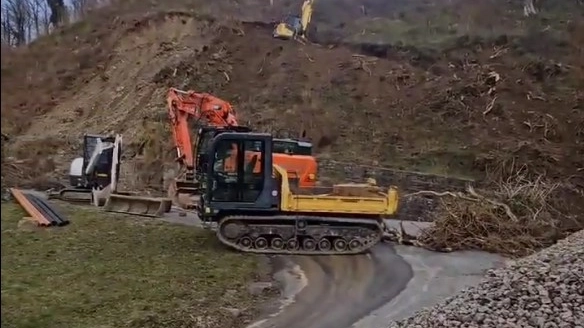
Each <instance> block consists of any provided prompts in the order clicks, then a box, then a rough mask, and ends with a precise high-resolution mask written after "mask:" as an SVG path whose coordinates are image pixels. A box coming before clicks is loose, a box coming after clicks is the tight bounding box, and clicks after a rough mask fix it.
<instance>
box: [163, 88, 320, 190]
mask: <svg viewBox="0 0 584 328" xmlns="http://www.w3.org/2000/svg"><path fill="white" fill-rule="evenodd" d="M167 105H168V114H169V119H170V124H171V128H172V133H173V137H174V142H175V146H176V150H177V155H178V157H177V161H178V163H179V165H180V172H179V175H178V176H177V179H176V192H177V193H179V194H199V193H200V191H201V189H202V188H204V182H205V181H204V180H205V176H206V175H205V172H206V169H207V165H208V163H209V162H210V161H211V160H212V159H209V158H207V151H206V150H207V148H208V145H209V142H210V141H211V140H213V139H214V138H215V137H216V136H217V135H219V134H221V133H224V132H236V133H238V132H239V133H248V132H251V129H250V128H249V127H245V126H240V125H239V124H238V121H237V115H236V112H235V110H234V109H233V107H232V106H231V104H230V103H229V102H227V101H225V100H222V99H220V98H218V97H215V96H213V95H211V94H209V93H197V92H195V91H183V90H179V89H176V88H170V89H169V91H168V94H167ZM191 118H192V119H194V121H195V122H194V123H195V126H198V127H199V128H198V130H197V131H196V135H195V140H196V141H195V143H193V142H191V127H190V124H189V121H190V119H191ZM193 145H195V146H193ZM248 149H250V148H248ZM228 153H230V157H229V158H227V159H225V161H223V165H224V169H225V170H235V167H236V163H235V160H236V158H237V148H232V149H230V150H229V151H228ZM256 155H257V154H255V152H254V151H253V150H246V153H245V161H246V163H247V164H248V165H253V170H254V171H259V170H260V169H261V165H262V164H261V163H260V162H258V161H256V159H257V156H256ZM272 157H273V162H274V163H276V164H278V165H280V166H281V167H282V168H283V169H285V170H286V171H287V173H288V177H289V181H290V184H291V185H292V186H295V187H299V188H311V187H314V186H315V183H316V173H317V169H318V163H317V161H316V159H315V158H314V157H313V156H312V144H311V143H310V142H306V141H302V140H297V139H274V152H273V156H272Z"/></svg>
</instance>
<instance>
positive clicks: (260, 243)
mask: <svg viewBox="0 0 584 328" xmlns="http://www.w3.org/2000/svg"><path fill="white" fill-rule="evenodd" d="M254 246H255V248H256V249H266V248H268V240H267V239H266V238H264V237H258V238H256V240H255V241H254Z"/></svg>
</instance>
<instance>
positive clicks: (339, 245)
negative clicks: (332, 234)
mask: <svg viewBox="0 0 584 328" xmlns="http://www.w3.org/2000/svg"><path fill="white" fill-rule="evenodd" d="M333 247H334V248H335V251H337V252H343V251H345V250H346V249H347V241H346V240H345V239H344V238H342V237H340V238H337V239H335V241H334V242H333Z"/></svg>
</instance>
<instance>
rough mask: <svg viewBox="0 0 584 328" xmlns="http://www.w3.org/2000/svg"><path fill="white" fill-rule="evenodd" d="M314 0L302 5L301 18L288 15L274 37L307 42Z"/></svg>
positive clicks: (306, 1)
mask: <svg viewBox="0 0 584 328" xmlns="http://www.w3.org/2000/svg"><path fill="white" fill-rule="evenodd" d="M313 5H314V0H305V1H304V3H302V9H301V14H300V16H297V15H288V16H286V17H285V18H284V19H283V20H282V21H280V23H278V25H276V27H275V28H274V32H273V36H274V38H277V39H284V40H289V39H294V40H302V41H303V40H306V34H307V31H308V26H309V25H310V20H311V18H312V10H313V9H312V6H313Z"/></svg>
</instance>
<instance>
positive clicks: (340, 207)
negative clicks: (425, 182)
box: [274, 165, 399, 216]
mask: <svg viewBox="0 0 584 328" xmlns="http://www.w3.org/2000/svg"><path fill="white" fill-rule="evenodd" d="M274 171H275V172H276V173H277V174H278V175H280V177H281V178H282V179H281V180H282V185H281V190H280V192H281V195H282V197H281V202H280V209H281V210H282V211H284V212H302V213H311V212H312V213H354V214H369V215H374V214H378V215H384V216H385V215H392V214H395V213H396V211H397V206H398V202H399V200H398V192H397V188H396V187H390V188H389V189H388V190H387V192H386V193H381V194H380V197H360V196H359V197H357V196H336V195H329V194H323V195H297V194H294V193H293V192H292V191H291V189H290V184H289V183H288V173H287V172H286V170H285V169H283V168H282V167H280V166H278V165H274Z"/></svg>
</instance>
